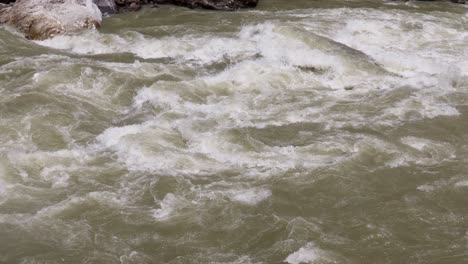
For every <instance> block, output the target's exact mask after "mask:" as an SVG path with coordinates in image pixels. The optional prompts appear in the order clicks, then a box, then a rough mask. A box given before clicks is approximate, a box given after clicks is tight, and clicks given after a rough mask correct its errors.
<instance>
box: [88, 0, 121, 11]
mask: <svg viewBox="0 0 468 264" xmlns="http://www.w3.org/2000/svg"><path fill="white" fill-rule="evenodd" d="M93 2H94V4H95V5H96V6H97V7H98V8H99V10H101V13H102V14H103V15H111V14H114V13H117V5H116V4H115V1H114V0H93Z"/></svg>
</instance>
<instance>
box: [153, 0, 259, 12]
mask: <svg viewBox="0 0 468 264" xmlns="http://www.w3.org/2000/svg"><path fill="white" fill-rule="evenodd" d="M154 2H155V3H157V4H173V5H180V6H185V7H189V8H205V9H212V10H236V9H240V8H252V7H256V6H257V4H258V0H155V1H154Z"/></svg>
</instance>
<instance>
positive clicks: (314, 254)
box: [284, 242, 321, 264]
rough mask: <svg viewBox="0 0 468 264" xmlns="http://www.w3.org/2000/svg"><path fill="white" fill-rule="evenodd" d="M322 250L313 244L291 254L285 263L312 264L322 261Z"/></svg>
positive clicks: (308, 244)
mask: <svg viewBox="0 0 468 264" xmlns="http://www.w3.org/2000/svg"><path fill="white" fill-rule="evenodd" d="M320 255H321V250H320V249H319V248H318V247H317V246H316V245H315V244H314V243H312V242H310V243H307V245H305V246H304V247H302V248H300V249H299V250H298V251H296V252H294V253H292V254H290V255H289V256H288V257H287V258H286V259H285V260H284V261H285V262H287V263H289V264H301V263H305V264H312V263H315V262H316V261H319V260H320Z"/></svg>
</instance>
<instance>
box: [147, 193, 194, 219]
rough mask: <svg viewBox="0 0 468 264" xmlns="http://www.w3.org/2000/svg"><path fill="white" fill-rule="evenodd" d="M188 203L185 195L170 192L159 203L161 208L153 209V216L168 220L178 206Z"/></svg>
mask: <svg viewBox="0 0 468 264" xmlns="http://www.w3.org/2000/svg"><path fill="white" fill-rule="evenodd" d="M186 203H187V201H186V200H185V199H184V198H183V197H181V196H177V195H175V194H173V193H168V194H167V195H166V196H165V197H164V199H163V200H162V201H161V202H160V204H159V205H160V206H161V208H160V209H156V210H153V217H154V218H155V219H157V220H161V221H163V220H167V219H168V218H170V217H171V216H172V215H173V214H174V212H175V211H176V210H177V209H178V208H180V207H181V206H183V205H184V204H186Z"/></svg>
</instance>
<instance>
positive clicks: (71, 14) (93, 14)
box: [0, 0, 102, 40]
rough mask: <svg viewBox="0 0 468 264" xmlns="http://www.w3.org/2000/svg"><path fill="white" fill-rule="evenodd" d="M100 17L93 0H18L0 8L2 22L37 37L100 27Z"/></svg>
mask: <svg viewBox="0 0 468 264" xmlns="http://www.w3.org/2000/svg"><path fill="white" fill-rule="evenodd" d="M101 21H102V14H101V11H99V9H98V7H97V6H96V5H95V4H94V3H93V2H92V0H18V1H16V2H15V4H14V5H12V6H10V7H6V8H2V9H0V23H7V24H10V25H12V26H14V27H16V28H17V29H18V30H19V31H21V32H22V33H24V34H25V36H26V38H28V39H35V40H41V39H47V38H51V37H54V36H56V35H59V34H64V33H72V32H77V31H81V30H84V29H91V28H97V27H99V26H100V25H101Z"/></svg>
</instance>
